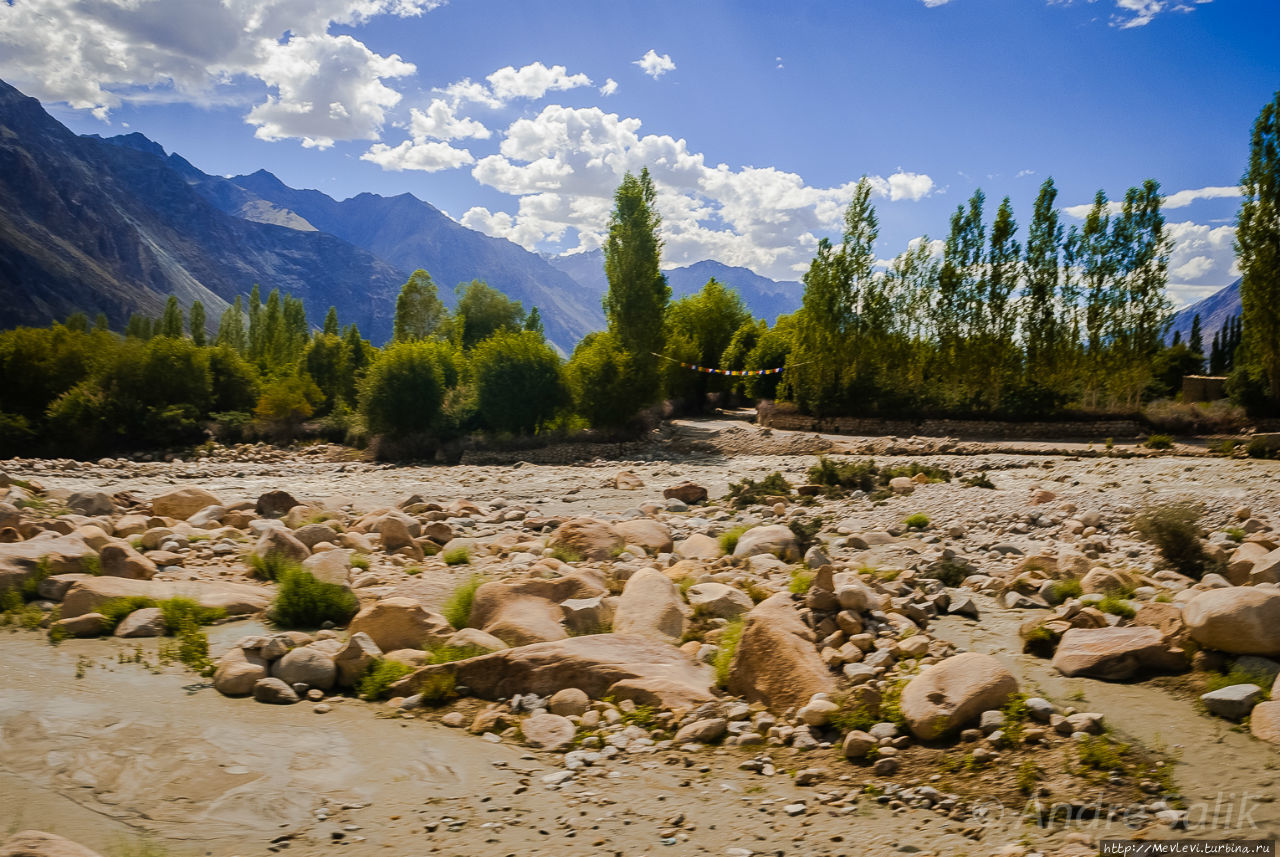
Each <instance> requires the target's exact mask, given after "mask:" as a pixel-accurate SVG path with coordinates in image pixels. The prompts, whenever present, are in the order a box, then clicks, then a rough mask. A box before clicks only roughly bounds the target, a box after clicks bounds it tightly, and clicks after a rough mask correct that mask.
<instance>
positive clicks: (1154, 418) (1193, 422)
mask: <svg viewBox="0 0 1280 857" xmlns="http://www.w3.org/2000/svg"><path fill="white" fill-rule="evenodd" d="M1142 415H1143V416H1144V417H1145V418H1146V420H1147V422H1148V423H1149V424H1150V425H1151V427H1152V428H1153V429H1155V430H1156V431H1159V432H1161V433H1164V434H1182V435H1189V434H1227V433H1230V432H1237V431H1239V430H1240V429H1241V428H1243V427H1244V425H1245V423H1246V421H1247V415H1246V414H1245V411H1244V408H1242V407H1240V406H1239V405H1237V404H1235V403H1233V402H1231V401H1230V400H1229V399H1219V400H1218V401H1216V402H1178V401H1175V400H1173V399H1159V400H1157V401H1154V402H1152V403H1151V404H1149V405H1147V406H1146V408H1144V409H1143V412H1142Z"/></svg>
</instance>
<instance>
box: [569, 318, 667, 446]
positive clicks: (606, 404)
mask: <svg viewBox="0 0 1280 857" xmlns="http://www.w3.org/2000/svg"><path fill="white" fill-rule="evenodd" d="M565 375H566V377H567V379H568V382H569V392H570V394H571V395H572V397H573V408H574V411H576V412H577V413H578V414H580V415H581V416H583V417H584V418H586V420H587V422H589V423H591V425H593V426H596V427H599V428H605V429H621V428H623V427H624V426H626V425H627V424H628V423H629V422H631V419H632V417H634V416H635V414H636V400H637V389H636V382H635V380H634V377H633V376H632V375H631V363H630V360H629V355H628V354H627V352H625V351H623V350H622V344H621V343H620V342H618V339H617V336H616V335H615V334H614V333H613V332H612V331H608V330H603V331H597V332H595V333H588V334H587V335H586V336H585V337H583V338H582V341H580V342H579V343H578V345H577V347H576V348H574V349H573V356H572V357H570V358H569V364H568V366H567V367H565ZM646 383H647V382H646Z"/></svg>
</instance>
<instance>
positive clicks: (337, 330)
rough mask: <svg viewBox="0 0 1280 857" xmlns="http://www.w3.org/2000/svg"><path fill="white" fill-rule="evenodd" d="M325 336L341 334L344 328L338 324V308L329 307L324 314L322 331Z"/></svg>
mask: <svg viewBox="0 0 1280 857" xmlns="http://www.w3.org/2000/svg"><path fill="white" fill-rule="evenodd" d="M322 332H323V333H324V335H325V336H339V335H340V334H341V333H342V328H341V327H340V326H339V325H338V308H337V307H332V306H331V307H329V311H328V312H327V313H325V315H324V329H323V331H322Z"/></svg>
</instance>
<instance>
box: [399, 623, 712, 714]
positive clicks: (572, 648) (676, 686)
mask: <svg viewBox="0 0 1280 857" xmlns="http://www.w3.org/2000/svg"><path fill="white" fill-rule="evenodd" d="M441 674H447V675H452V676H454V678H455V680H456V681H457V683H458V684H463V685H466V686H467V687H469V688H470V689H471V693H472V694H473V695H475V696H478V697H480V698H482V699H509V698H511V697H512V696H513V695H515V694H517V693H536V694H538V695H539V696H548V695H551V694H554V693H556V692H557V691H560V690H564V689H565V688H570V687H572V688H577V689H579V690H581V691H582V692H583V693H586V694H587V695H588V696H590V697H592V698H595V699H601V698H603V697H605V696H608V695H610V694H612V695H613V696H615V697H616V698H617V699H619V700H622V699H635V698H636V696H637V695H640V692H641V691H643V692H645V693H647V694H649V696H648V698H647V700H646V703H647V704H657V705H659V706H661V707H664V708H673V707H688V706H690V705H691V704H693V705H698V704H701V703H704V702H709V701H711V699H712V698H713V697H712V694H711V681H712V671H711V668H710V667H709V666H707V665H705V664H695V663H693V662H692V661H690V660H689V658H687V657H686V656H685V655H684V653H683V652H681V651H680V650H679V649H677V648H676V647H675V646H672V645H670V644H668V643H663V642H660V641H657V640H653V639H650V638H646V637H633V636H630V635H627V634H599V635H593V636H586V637H570V638H568V639H564V640H556V641H553V642H549V643H535V644H534V645H531V646H519V647H517V648H513V649H504V650H503V651H500V652H494V653H493V654H489V655H481V656H479V657H475V658H469V659H467V660H465V661H454V662H452V663H447V664H434V665H431V666H426V667H423V668H421V669H419V670H418V671H417V672H415V673H413V674H412V675H409V676H406V677H405V678H403V679H401V680H400V681H398V682H396V683H395V684H394V685H392V692H393V693H396V694H401V695H406V696H407V695H409V694H412V693H416V692H418V691H419V690H420V689H421V688H422V686H423V685H424V684H426V683H427V682H428V681H431V680H433V679H434V676H437V675H441ZM637 702H639V700H637Z"/></svg>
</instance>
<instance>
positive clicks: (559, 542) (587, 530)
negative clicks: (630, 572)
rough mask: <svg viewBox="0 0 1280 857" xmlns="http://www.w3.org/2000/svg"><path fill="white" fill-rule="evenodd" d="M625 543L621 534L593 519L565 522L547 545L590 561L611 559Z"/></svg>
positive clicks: (609, 525)
mask: <svg viewBox="0 0 1280 857" xmlns="http://www.w3.org/2000/svg"><path fill="white" fill-rule="evenodd" d="M625 543H626V541H625V539H623V537H622V534H621V533H619V532H618V531H617V529H615V528H614V527H613V525H612V524H608V523H606V522H604V521H597V520H595V519H594V518H572V519H570V520H568V521H565V522H564V523H563V524H561V525H560V526H559V527H557V528H556V530H555V532H553V533H552V534H551V538H550V539H549V540H548V542H547V544H548V546H549V547H551V548H552V549H553V550H554V549H556V548H560V549H562V550H565V551H568V552H570V553H572V554H575V555H577V556H580V557H582V558H583V559H590V560H606V559H612V558H613V557H614V555H615V554H616V553H617V552H618V551H619V550H620V549H621V548H622V546H623V545H624V544H625Z"/></svg>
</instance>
